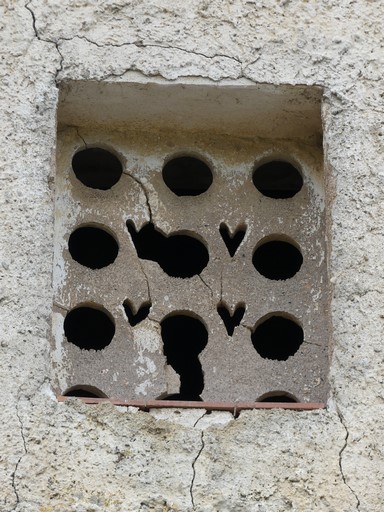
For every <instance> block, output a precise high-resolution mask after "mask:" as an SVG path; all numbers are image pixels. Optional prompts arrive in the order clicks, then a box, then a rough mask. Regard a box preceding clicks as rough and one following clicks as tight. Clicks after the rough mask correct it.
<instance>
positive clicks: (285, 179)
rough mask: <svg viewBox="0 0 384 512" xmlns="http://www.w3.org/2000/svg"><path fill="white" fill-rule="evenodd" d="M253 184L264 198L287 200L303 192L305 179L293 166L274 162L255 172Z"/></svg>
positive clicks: (277, 161)
mask: <svg viewBox="0 0 384 512" xmlns="http://www.w3.org/2000/svg"><path fill="white" fill-rule="evenodd" d="M253 184H254V185H255V187H256V188H257V190H258V191H259V192H261V193H262V194H263V195H264V196H267V197H272V198H273V199H287V198H289V197H293V196H294V195H296V194H297V193H298V192H299V191H300V190H301V188H302V186H303V178H302V176H301V174H300V173H299V171H298V170H297V169H296V167H294V166H293V165H292V164H290V163H288V162H284V161H280V160H274V161H273V162H268V163H266V164H263V165H261V166H260V167H258V168H257V169H256V170H255V172H254V173H253Z"/></svg>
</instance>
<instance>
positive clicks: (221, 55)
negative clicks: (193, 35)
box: [26, 2, 242, 64]
mask: <svg viewBox="0 0 384 512" xmlns="http://www.w3.org/2000/svg"><path fill="white" fill-rule="evenodd" d="M30 3H31V2H28V4H27V5H28V7H27V6H26V7H27V9H28V10H29V11H30V12H31V13H32V10H31V9H30V8H29V4H30ZM33 19H34V29H35V33H36V37H38V39H40V40H43V41H44V39H41V38H40V37H39V36H38V33H37V30H36V25H35V17H34V15H33ZM74 39H80V40H82V41H86V42H87V43H89V44H92V45H94V46H97V48H124V47H126V46H134V47H136V48H161V49H163V50H177V51H180V52H183V53H187V54H188V55H197V56H199V57H204V58H205V59H209V60H213V59H228V60H233V61H235V62H237V63H238V64H242V61H241V60H240V59H239V58H238V57H233V56H231V55H225V54H224V53H215V54H214V55H207V54H206V53H203V52H197V51H194V50H188V49H187V48H182V47H180V46H173V45H164V44H158V43H144V42H143V41H142V40H138V41H131V42H127V43H119V44H116V43H102V44H100V43H98V42H96V41H93V40H92V39H89V38H88V37H86V36H79V35H76V36H73V37H60V38H58V39H57V41H54V40H49V39H47V40H45V41H47V42H50V43H53V44H60V42H63V41H73V40H74Z"/></svg>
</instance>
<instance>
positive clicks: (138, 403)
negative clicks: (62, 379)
mask: <svg viewBox="0 0 384 512" xmlns="http://www.w3.org/2000/svg"><path fill="white" fill-rule="evenodd" d="M73 398H77V399H78V400H81V401H82V402H84V403H86V404H102V403H105V402H109V403H111V404H113V405H118V406H123V407H137V408H138V409H140V410H141V411H149V410H150V409H171V408H173V409H205V410H206V411H229V412H231V413H232V414H234V415H235V416H236V414H238V413H239V412H240V411H245V410H251V409H290V410H296V411H313V410H316V409H325V404H324V403H316V402H237V403H235V402H186V401H181V400H113V399H110V398H90V397H71V396H63V395H59V396H58V397H57V400H58V401H59V402H66V401H67V400H70V399H73Z"/></svg>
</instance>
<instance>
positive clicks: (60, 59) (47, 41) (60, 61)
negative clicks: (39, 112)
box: [24, 0, 64, 87]
mask: <svg viewBox="0 0 384 512" xmlns="http://www.w3.org/2000/svg"><path fill="white" fill-rule="evenodd" d="M31 3H32V0H29V1H28V2H27V3H26V4H24V7H25V8H26V9H27V11H28V12H29V13H30V14H31V17H32V28H33V31H34V33H35V37H36V39H37V40H38V41H41V42H43V43H49V44H53V45H54V47H55V48H56V51H57V53H58V54H59V65H58V67H57V69H56V72H55V84H56V87H57V86H58V76H59V73H60V72H61V71H62V70H63V65H64V56H63V54H62V53H61V51H60V47H59V42H57V41H51V40H49V39H43V38H42V37H40V35H39V32H38V30H37V26H36V16H35V13H34V12H33V10H32V7H30V5H31Z"/></svg>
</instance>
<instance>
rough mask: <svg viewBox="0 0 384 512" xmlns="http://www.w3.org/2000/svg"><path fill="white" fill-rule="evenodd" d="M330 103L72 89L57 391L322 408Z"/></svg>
mask: <svg viewBox="0 0 384 512" xmlns="http://www.w3.org/2000/svg"><path fill="white" fill-rule="evenodd" d="M321 96H322V91H321V89H319V88H316V87H302V86H272V85H252V84H248V83H239V84H237V85H233V84H231V85H214V84H208V83H193V84H192V83H189V84H187V83H172V84H166V83H161V82H158V83H157V82H148V83H131V82H130V83H128V82H119V83H113V82H110V83H108V82H105V83H99V82H86V81H83V82H68V83H65V84H63V85H62V86H61V90H60V98H59V107H58V133H57V139H58V140H57V172H56V188H55V190H56V221H55V257H54V272H53V275H54V278H53V279H54V294H55V298H54V308H53V329H52V333H53V334H52V364H53V368H54V375H55V387H56V391H57V393H58V394H60V393H61V394H64V393H65V392H66V391H67V390H70V389H76V390H77V393H80V394H81V389H82V388H83V389H85V390H89V389H92V390H95V389H96V390H98V393H99V394H100V396H108V397H110V398H115V399H127V400H129V399H148V400H150V399H157V398H166V397H169V398H172V399H194V400H200V399H202V400H205V401H256V400H258V398H260V397H265V396H269V395H271V396H276V395H278V396H288V397H294V399H295V400H297V401H300V402H306V401H308V402H323V401H325V400H326V397H327V389H328V385H327V373H328V366H329V346H330V343H329V336H330V322H329V313H328V311H329V307H328V304H329V285H328V275H327V244H326V230H327V201H326V193H325V183H326V180H325V172H324V163H323V150H322V125H321ZM264 246H265V247H264ZM281 248H283V250H282V249H281ZM286 249H287V250H286ZM290 254H294V255H296V256H297V255H298V256H297V257H296V260H292V261H293V263H292V262H291V261H290V258H291V256H290ZM260 262H261V263H260ZM287 276H288V277H287ZM285 277H286V278H285ZM172 317H175V318H176V319H177V318H179V319H181V323H180V322H179V323H178V322H177V321H176V320H175V321H173V320H169V319H170V318H172ZM185 318H187V320H185ZM183 319H184V320H183ZM191 319H193V320H191ZM183 322H184V323H183ZM176 324H177V329H178V331H177V332H178V334H177V339H176V338H175V336H173V335H171V334H170V333H172V332H173V331H172V326H174V325H176ZM179 324H180V325H179ZM190 324H191V325H190ZM169 326H171V327H169ZM191 326H195V327H193V328H192V327H191ZM195 328H196V329H195ZM183 329H184V330H183ZM194 329H195V330H194ZM195 332H196V333H200V334H196V336H197V338H198V339H197V338H196V340H195V339H194V336H195V334H194V333H195ZM201 333H203V334H201ZM205 333H207V339H205V338H204V336H205ZM164 338H166V339H164ZM203 338H204V339H203ZM170 340H171V341H170ZM79 389H80V391H79ZM188 394H191V395H193V396H192V397H190V396H188ZM196 394H197V395H198V396H195V395H196ZM290 399H291V398H290Z"/></svg>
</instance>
